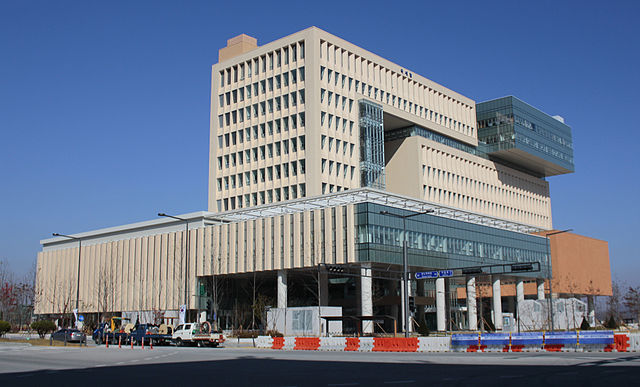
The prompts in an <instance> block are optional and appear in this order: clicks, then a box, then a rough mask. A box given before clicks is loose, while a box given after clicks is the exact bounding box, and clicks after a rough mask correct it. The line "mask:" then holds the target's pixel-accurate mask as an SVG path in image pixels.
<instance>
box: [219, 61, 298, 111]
mask: <svg viewBox="0 0 640 387" xmlns="http://www.w3.org/2000/svg"><path fill="white" fill-rule="evenodd" d="M298 79H299V80H300V82H304V66H302V67H300V68H299V69H297V70H296V69H293V70H291V71H288V72H285V73H283V74H279V75H276V76H274V77H270V78H267V79H263V80H261V81H257V82H254V83H253V84H250V85H247V86H240V87H239V88H237V89H234V90H231V91H227V92H226V93H223V94H219V95H218V105H219V106H220V107H224V106H229V105H231V104H234V103H238V102H243V101H244V100H245V99H251V98H255V97H259V96H261V95H264V94H266V93H267V92H272V91H274V90H280V89H282V88H283V87H288V86H289V84H291V85H295V84H297V83H298Z"/></svg>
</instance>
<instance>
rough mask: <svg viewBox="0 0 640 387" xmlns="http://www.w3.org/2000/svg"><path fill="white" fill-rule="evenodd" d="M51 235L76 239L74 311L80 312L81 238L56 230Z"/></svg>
mask: <svg viewBox="0 0 640 387" xmlns="http://www.w3.org/2000/svg"><path fill="white" fill-rule="evenodd" d="M52 235H53V236H57V237H64V238H69V239H73V240H74V241H78V275H77V283H76V313H77V314H80V310H79V309H78V308H79V307H80V259H81V258H80V257H81V256H82V239H81V238H78V237H74V236H71V235H64V234H58V233H57V232H54V233H53V234H52ZM77 327H78V316H76V328H77Z"/></svg>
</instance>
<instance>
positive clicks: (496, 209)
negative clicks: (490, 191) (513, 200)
mask: <svg viewBox="0 0 640 387" xmlns="http://www.w3.org/2000/svg"><path fill="white" fill-rule="evenodd" d="M422 192H423V195H424V198H425V200H429V201H433V202H437V203H442V204H445V205H450V206H453V207H457V208H465V209H472V210H476V211H479V212H484V213H486V214H495V215H496V216H499V217H503V218H509V219H518V218H522V217H524V218H525V219H528V220H531V221H535V222H541V221H546V220H547V217H546V216H543V215H539V214H536V213H533V212H531V211H526V210H522V209H519V208H515V207H511V206H507V205H504V204H499V203H495V202H491V201H488V200H483V199H478V198H476V197H473V196H468V195H464V194H461V193H458V192H451V191H448V190H446V189H442V188H437V187H431V186H426V185H423V186H422Z"/></svg>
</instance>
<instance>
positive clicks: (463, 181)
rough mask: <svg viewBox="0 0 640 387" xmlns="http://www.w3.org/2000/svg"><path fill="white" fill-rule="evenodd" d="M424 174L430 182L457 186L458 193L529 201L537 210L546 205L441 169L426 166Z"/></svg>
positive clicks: (508, 200) (513, 192) (519, 194)
mask: <svg viewBox="0 0 640 387" xmlns="http://www.w3.org/2000/svg"><path fill="white" fill-rule="evenodd" d="M422 174H423V176H424V177H425V178H426V180H427V181H429V182H432V181H436V182H442V184H443V185H447V186H453V185H457V186H458V191H461V190H463V189H464V190H470V191H472V192H477V193H478V195H486V196H488V197H495V198H498V199H504V200H505V201H507V202H513V201H516V202H522V201H527V202H528V203H527V205H533V206H536V207H537V208H539V207H538V206H543V205H544V204H545V201H543V200H541V199H538V198H536V197H532V196H530V195H525V194H522V193H519V192H515V191H514V190H510V189H505V188H501V187H497V186H495V185H493V184H489V183H485V182H482V181H479V180H476V179H472V178H469V177H465V176H461V175H458V174H455V173H452V172H448V171H444V170H442V169H439V168H434V167H430V166H426V165H424V164H423V165H422Z"/></svg>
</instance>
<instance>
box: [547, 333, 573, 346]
mask: <svg viewBox="0 0 640 387" xmlns="http://www.w3.org/2000/svg"><path fill="white" fill-rule="evenodd" d="M577 342H578V334H577V333H576V332H545V334H544V344H545V345H576V344H577Z"/></svg>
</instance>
